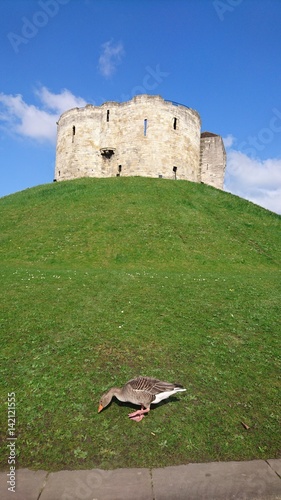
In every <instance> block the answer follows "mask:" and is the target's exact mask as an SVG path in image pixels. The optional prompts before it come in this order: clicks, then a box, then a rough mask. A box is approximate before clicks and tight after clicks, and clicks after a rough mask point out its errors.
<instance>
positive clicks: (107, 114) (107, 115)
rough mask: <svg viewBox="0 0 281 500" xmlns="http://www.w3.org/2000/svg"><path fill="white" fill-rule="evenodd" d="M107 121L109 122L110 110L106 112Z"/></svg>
mask: <svg viewBox="0 0 281 500" xmlns="http://www.w3.org/2000/svg"><path fill="white" fill-rule="evenodd" d="M106 121H107V122H109V109H108V110H107V112H106Z"/></svg>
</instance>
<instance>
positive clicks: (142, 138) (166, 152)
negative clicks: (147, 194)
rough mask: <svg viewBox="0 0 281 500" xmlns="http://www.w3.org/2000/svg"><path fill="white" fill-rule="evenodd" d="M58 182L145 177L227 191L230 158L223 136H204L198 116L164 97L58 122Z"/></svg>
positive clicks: (89, 110)
mask: <svg viewBox="0 0 281 500" xmlns="http://www.w3.org/2000/svg"><path fill="white" fill-rule="evenodd" d="M57 125H58V130H57V150H56V170H55V179H54V180H55V181H62V180H68V179H76V178H79V177H113V176H143V177H162V178H165V179H182V180H188V181H193V182H203V183H205V184H209V185H211V186H214V187H216V188H218V189H223V181H224V172H225V167H226V153H225V149H224V144H223V141H222V138H221V137H220V136H219V135H216V134H213V133H210V132H203V133H201V120H200V116H199V114H198V113H197V111H194V110H193V109H191V108H188V107H187V106H184V105H182V104H178V103H175V102H173V101H167V100H164V99H163V98H162V97H160V96H154V95H146V94H144V95H137V96H135V97H134V98H133V99H131V100H130V101H127V102H122V103H118V102H105V103H104V104H102V105H101V106H93V105H91V104H88V105H87V106H85V107H84V108H74V109H70V110H69V111H66V112H65V113H63V114H62V115H61V117H60V118H59V121H58V122H57Z"/></svg>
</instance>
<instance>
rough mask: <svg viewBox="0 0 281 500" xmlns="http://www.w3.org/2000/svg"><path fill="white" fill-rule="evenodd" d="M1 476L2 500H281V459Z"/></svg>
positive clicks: (0, 489)
mask: <svg viewBox="0 0 281 500" xmlns="http://www.w3.org/2000/svg"><path fill="white" fill-rule="evenodd" d="M8 479H9V477H8V476H7V472H1V473H0V499H1V500H281V459H274V460H267V461H264V460H253V461H249V462H210V463H205V464H196V463H195V464H188V465H180V466H174V467H165V468H162V469H116V470H110V471H105V470H99V469H92V470H80V471H60V472H46V471H32V470H29V469H19V470H17V471H16V478H15V482H16V491H15V492H12V491H9V490H8V487H10V485H9V484H8V483H7V480H8Z"/></svg>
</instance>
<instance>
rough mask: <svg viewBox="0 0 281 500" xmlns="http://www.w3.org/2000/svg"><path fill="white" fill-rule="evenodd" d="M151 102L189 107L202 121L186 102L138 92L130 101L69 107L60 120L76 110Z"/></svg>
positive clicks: (86, 110)
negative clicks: (182, 102)
mask: <svg viewBox="0 0 281 500" xmlns="http://www.w3.org/2000/svg"><path fill="white" fill-rule="evenodd" d="M146 102H147V103H149V102H151V104H153V105H155V104H156V103H157V102H159V103H161V104H164V105H166V106H168V107H170V106H171V107H172V106H176V107H179V108H183V109H187V110H189V112H191V113H192V114H194V115H195V116H196V117H197V118H198V119H199V120H200V122H201V118H200V115H199V113H198V111H196V110H194V109H192V108H190V107H188V106H186V105H185V104H181V103H178V102H176V101H171V100H168V99H163V97H161V96H160V95H150V94H138V95H136V96H134V97H132V99H130V100H128V101H123V102H118V101H106V102H104V103H102V104H101V105H99V106H97V105H95V104H86V106H85V107H83V108H78V107H76V108H71V109H68V110H67V111H65V112H64V113H62V114H61V116H60V118H59V120H60V119H61V118H62V117H63V118H64V117H66V116H67V115H72V114H73V113H75V112H78V113H79V112H81V113H83V112H86V113H87V112H88V111H91V110H99V109H104V108H109V107H111V108H112V107H116V108H118V107H121V108H122V107H123V106H127V105H128V104H129V103H134V104H138V103H146Z"/></svg>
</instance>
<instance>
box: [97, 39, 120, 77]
mask: <svg viewBox="0 0 281 500" xmlns="http://www.w3.org/2000/svg"><path fill="white" fill-rule="evenodd" d="M101 47H102V53H101V55H100V58H99V64H98V69H99V71H100V73H101V74H102V75H103V76H105V77H106V78H109V77H110V76H112V75H113V73H115V71H116V67H117V65H118V64H120V63H121V60H122V57H123V56H124V54H125V52H124V47H123V44H122V42H118V43H116V44H113V41H112V40H109V41H108V42H105V43H103V44H102V46H101Z"/></svg>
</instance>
